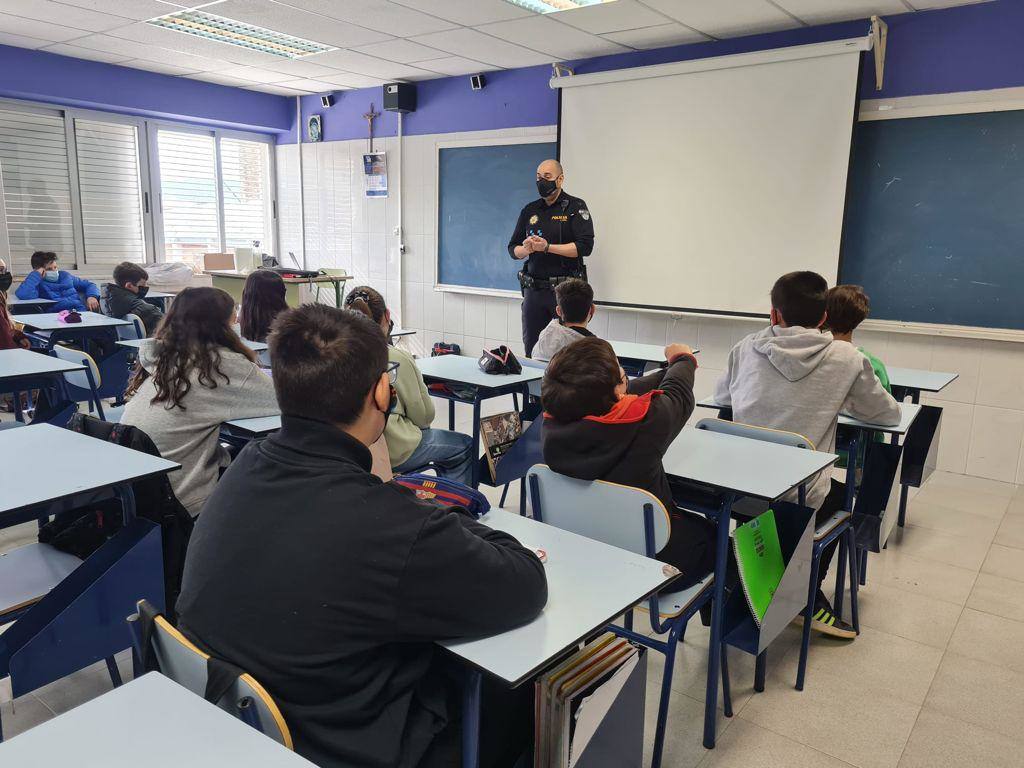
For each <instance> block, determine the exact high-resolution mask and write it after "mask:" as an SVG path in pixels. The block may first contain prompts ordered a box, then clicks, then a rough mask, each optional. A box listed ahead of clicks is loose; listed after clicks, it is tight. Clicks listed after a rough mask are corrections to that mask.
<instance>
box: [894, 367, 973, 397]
mask: <svg viewBox="0 0 1024 768" xmlns="http://www.w3.org/2000/svg"><path fill="white" fill-rule="evenodd" d="M885 370H886V371H887V372H888V374H889V384H891V385H892V386H894V387H905V388H907V389H917V390H920V391H921V392H941V391H942V390H943V389H945V388H946V387H948V386H949V385H950V384H952V383H953V382H954V381H956V380H957V379H958V378H960V374H959V373H943V372H941V371H921V370H918V369H917V368H889V367H888V366H887V367H886V369H885Z"/></svg>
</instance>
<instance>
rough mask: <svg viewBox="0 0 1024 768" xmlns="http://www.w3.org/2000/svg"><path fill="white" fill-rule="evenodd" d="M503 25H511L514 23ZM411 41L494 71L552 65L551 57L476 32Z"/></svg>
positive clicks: (458, 31)
mask: <svg viewBox="0 0 1024 768" xmlns="http://www.w3.org/2000/svg"><path fill="white" fill-rule="evenodd" d="M502 23H506V24H514V23H516V22H502ZM413 39H414V40H415V42H417V43H423V45H429V46H430V47H432V48H437V49H438V50H441V51H446V52H448V53H451V54H453V55H455V56H463V57H465V58H467V59H473V60H474V61H483V62H486V63H488V64H493V65H494V66H496V67H507V68H511V67H529V66H533V65H535V64H550V63H551V57H550V56H547V55H545V54H543V53H541V52H539V51H536V50H530V49H528V48H523V47H520V46H518V45H512V44H511V43H509V42H506V41H504V40H498V39H497V38H495V37H492V36H490V35H485V34H484V33H483V32H478V31H477V30H475V29H453V30H450V31H448V32H435V33H434V34H432V35H419V36H417V37H415V38H413ZM424 66H426V65H424Z"/></svg>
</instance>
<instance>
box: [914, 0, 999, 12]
mask: <svg viewBox="0 0 1024 768" xmlns="http://www.w3.org/2000/svg"><path fill="white" fill-rule="evenodd" d="M988 2H991V0H907V3H909V4H910V5H911V6H912V7H914V8H916V9H917V10H919V11H925V10H930V9H932V8H952V7H953V6H955V5H976V4H978V3H988Z"/></svg>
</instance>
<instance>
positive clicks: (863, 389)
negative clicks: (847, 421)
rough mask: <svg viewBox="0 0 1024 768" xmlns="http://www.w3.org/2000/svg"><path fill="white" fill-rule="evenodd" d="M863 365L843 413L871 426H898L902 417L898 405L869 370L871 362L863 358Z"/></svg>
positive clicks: (848, 395)
mask: <svg viewBox="0 0 1024 768" xmlns="http://www.w3.org/2000/svg"><path fill="white" fill-rule="evenodd" d="M863 363H864V364H863V366H862V367H861V369H860V371H858V373H857V378H855V379H854V380H853V385H852V386H851V387H850V392H849V394H847V396H846V402H845V403H844V404H843V411H844V412H845V413H848V414H849V415H850V416H852V417H853V418H855V419H859V420H861V421H867V422H869V423H871V424H882V425H884V426H892V425H894V424H899V423H900V416H901V415H902V413H901V411H900V404H899V403H897V402H896V400H895V399H894V398H893V396H892V395H890V394H889V393H888V392H886V391H885V389H884V388H883V387H882V385H881V384H880V383H879V381H878V378H877V377H876V376H875V372H874V370H873V369H872V368H871V361H869V360H868V359H867V358H866V357H864V358H863Z"/></svg>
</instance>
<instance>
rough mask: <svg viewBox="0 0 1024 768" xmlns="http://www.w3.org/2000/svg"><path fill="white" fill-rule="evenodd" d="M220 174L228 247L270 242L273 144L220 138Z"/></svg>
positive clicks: (267, 247)
mask: <svg viewBox="0 0 1024 768" xmlns="http://www.w3.org/2000/svg"><path fill="white" fill-rule="evenodd" d="M220 174H221V187H222V193H223V195H224V242H225V244H226V245H227V248H228V250H231V249H233V248H239V247H248V246H251V245H252V244H253V242H254V241H259V243H260V247H261V248H262V250H264V251H268V252H269V251H271V250H272V248H271V244H270V195H269V187H270V147H269V146H268V145H267V144H264V143H263V142H259V141H242V140H239V139H228V138H224V139H221V141H220Z"/></svg>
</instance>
